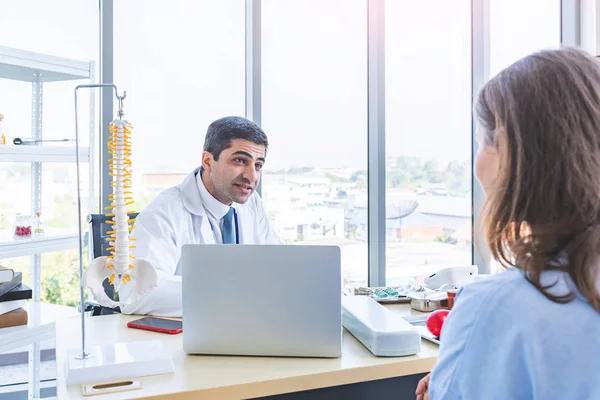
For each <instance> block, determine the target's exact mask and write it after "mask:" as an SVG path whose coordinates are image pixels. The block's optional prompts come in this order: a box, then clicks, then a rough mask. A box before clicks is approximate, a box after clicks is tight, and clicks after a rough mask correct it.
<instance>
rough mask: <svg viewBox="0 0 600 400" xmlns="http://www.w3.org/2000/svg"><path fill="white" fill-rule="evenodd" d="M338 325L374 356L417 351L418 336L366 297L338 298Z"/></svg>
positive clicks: (411, 327)
mask: <svg viewBox="0 0 600 400" xmlns="http://www.w3.org/2000/svg"><path fill="white" fill-rule="evenodd" d="M342 324H343V325H344V328H346V329H347V330H348V331H349V332H350V333H352V335H354V337H355V338H356V339H358V340H359V341H360V342H361V343H362V344H363V345H364V346H365V347H366V348H368V349H369V350H370V351H371V352H372V353H373V354H374V355H376V356H385V357H396V356H408V355H412V354H417V353H418V352H419V351H421V336H420V335H419V333H418V332H417V331H416V330H415V329H414V327H413V326H412V325H411V324H410V323H408V322H407V321H405V320H404V319H402V318H401V317H399V316H397V315H395V314H394V313H392V312H391V311H390V310H388V309H386V308H384V307H383V306H382V305H381V304H379V303H377V302H376V301H375V300H373V299H371V298H370V297H368V296H342Z"/></svg>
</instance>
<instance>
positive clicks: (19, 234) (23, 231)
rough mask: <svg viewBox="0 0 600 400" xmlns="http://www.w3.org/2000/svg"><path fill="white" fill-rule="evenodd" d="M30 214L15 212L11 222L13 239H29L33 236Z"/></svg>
mask: <svg viewBox="0 0 600 400" xmlns="http://www.w3.org/2000/svg"><path fill="white" fill-rule="evenodd" d="M32 222H33V221H32V218H31V216H30V215H25V214H17V215H16V216H15V220H14V222H13V236H14V238H15V239H29V238H31V237H32V236H33V226H32V225H33V224H32Z"/></svg>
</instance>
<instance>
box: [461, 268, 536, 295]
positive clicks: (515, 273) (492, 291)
mask: <svg viewBox="0 0 600 400" xmlns="http://www.w3.org/2000/svg"><path fill="white" fill-rule="evenodd" d="M528 284H529V283H528V282H527V280H526V279H525V277H524V276H523V274H522V272H521V271H519V270H518V269H516V268H510V269H508V270H506V271H504V272H500V273H497V274H493V275H490V276H487V277H485V278H481V279H480V280H478V281H477V282H475V283H471V284H468V285H465V286H463V287H462V288H461V289H460V291H459V292H458V295H457V299H456V301H457V302H458V301H460V302H461V303H464V302H466V301H475V302H476V303H478V304H481V303H482V302H483V301H484V300H486V302H489V301H490V300H494V299H502V298H504V297H505V296H507V294H508V293H514V292H515V291H519V290H523V289H525V290H526V289H527V288H524V287H523V286H525V285H528Z"/></svg>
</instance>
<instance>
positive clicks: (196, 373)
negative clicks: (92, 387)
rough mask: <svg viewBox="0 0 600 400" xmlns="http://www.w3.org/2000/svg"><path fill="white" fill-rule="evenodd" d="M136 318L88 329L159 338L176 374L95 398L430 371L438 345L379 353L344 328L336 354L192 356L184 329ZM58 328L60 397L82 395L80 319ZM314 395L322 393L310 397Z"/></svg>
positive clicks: (272, 391)
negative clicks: (76, 360)
mask: <svg viewBox="0 0 600 400" xmlns="http://www.w3.org/2000/svg"><path fill="white" fill-rule="evenodd" d="M386 307H388V308H389V309H391V310H392V311H393V312H394V313H397V314H399V315H401V316H408V315H415V314H420V313H418V312H417V311H414V310H411V309H410V307H409V306H408V305H388V306H386ZM137 318H139V316H126V315H106V316H97V317H91V318H88V323H87V329H86V330H87V340H88V343H89V345H90V346H92V345H101V344H106V343H115V342H129V341H137V340H151V339H157V338H159V339H161V340H162V341H163V343H164V344H165V346H166V348H167V351H168V352H169V353H170V354H171V357H172V359H173V363H174V365H175V373H173V374H165V375H155V376H149V377H143V378H141V379H140V382H141V384H142V386H143V389H141V390H133V391H126V392H121V393H119V394H110V395H101V396H96V397H92V399H94V398H96V399H102V398H110V399H111V400H112V399H122V398H143V397H152V398H165V399H166V398H168V399H192V398H194V399H197V398H202V399H239V398H257V397H265V396H273V395H282V394H286V393H294V392H302V391H306V390H313V389H321V388H329V387H342V386H343V385H349V384H356V383H359V382H376V381H381V380H386V379H388V378H395V377H408V376H410V375H415V374H423V373H425V372H429V371H430V370H431V368H432V367H433V365H434V364H435V360H436V358H437V353H438V347H437V345H435V344H432V343H429V342H427V341H423V342H422V346H421V352H420V353H419V354H417V355H414V356H408V357H394V358H382V357H375V356H373V354H372V353H371V352H369V350H367V349H366V348H365V347H364V346H363V345H362V344H361V343H360V342H359V341H357V340H356V339H355V338H354V337H353V336H352V335H351V334H350V333H348V332H347V331H345V330H344V336H343V355H342V357H341V358H338V359H315V358H278V357H232V356H197V355H195V356H189V355H186V354H185V353H184V352H183V349H182V343H181V340H182V335H181V334H179V335H173V336H171V335H165V334H160V333H156V332H150V331H143V330H138V329H130V328H127V327H126V323H127V322H128V321H130V320H132V319H137ZM56 328H57V332H56V344H57V396H58V398H59V399H80V398H83V396H82V395H81V391H80V387H79V386H69V387H66V386H65V372H66V361H67V360H66V356H67V350H68V349H71V348H73V347H74V346H76V345H77V344H79V343H80V340H81V339H80V320H79V319H77V318H69V319H66V320H62V321H59V322H57V327H56ZM414 380H415V378H413V379H412V381H414ZM412 381H411V383H410V384H411V386H412V390H413V392H412V393H414V389H415V388H416V386H413V382H412ZM311 397H312V398H315V397H317V398H319V397H324V396H314V395H313V396H310V397H307V398H311ZM336 397H337V396H336ZM377 397H379V396H377ZM278 398H279V397H278ZM294 398H297V397H294ZM327 398H329V396H327Z"/></svg>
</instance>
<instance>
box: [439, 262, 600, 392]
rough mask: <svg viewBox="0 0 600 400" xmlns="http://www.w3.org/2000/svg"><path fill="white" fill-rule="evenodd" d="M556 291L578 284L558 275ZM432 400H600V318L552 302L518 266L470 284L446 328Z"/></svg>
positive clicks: (575, 304)
mask: <svg viewBox="0 0 600 400" xmlns="http://www.w3.org/2000/svg"><path fill="white" fill-rule="evenodd" d="M542 282H543V283H545V284H550V283H553V282H557V284H556V285H555V286H554V287H553V288H552V293H566V292H567V290H568V289H569V288H572V287H574V286H573V283H572V281H571V280H570V279H569V278H568V275H567V274H565V273H563V272H558V271H551V272H545V273H544V274H543V275H542ZM429 395H430V397H431V400H441V399H443V400H452V399H463V400H494V399H498V400H508V399H510V400H520V399H523V400H525V399H527V400H552V399H559V400H563V399H565V400H566V399H574V400H575V399H577V400H578V399H590V400H591V399H600V314H599V313H598V312H596V311H595V310H594V309H593V308H592V306H591V305H590V304H589V303H588V302H586V301H585V299H584V298H583V296H581V294H580V293H579V292H577V298H576V299H575V300H573V301H572V302H570V303H566V304H558V303H555V302H552V301H551V300H549V299H548V298H546V297H545V296H544V295H543V294H542V293H541V292H540V291H538V290H537V289H536V288H535V287H534V286H533V285H532V284H531V283H529V282H528V281H527V280H526V279H525V278H524V276H523V275H522V273H521V272H520V271H518V270H516V269H510V270H508V271H505V272H503V273H501V274H498V275H495V276H493V277H490V278H487V279H485V280H483V281H480V282H477V283H474V284H471V285H467V286H465V287H464V288H463V289H462V290H461V291H460V292H459V294H458V295H457V298H456V303H455V306H454V308H453V309H452V311H451V313H450V315H449V316H448V318H447V319H446V322H445V323H444V327H443V330H442V334H441V346H440V353H439V357H438V362H437V364H436V366H435V368H434V369H433V372H432V375H431V382H430V384H429Z"/></svg>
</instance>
